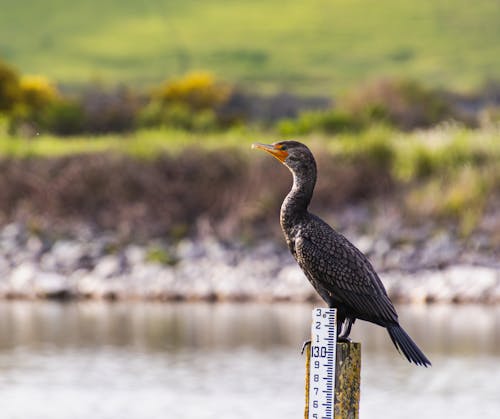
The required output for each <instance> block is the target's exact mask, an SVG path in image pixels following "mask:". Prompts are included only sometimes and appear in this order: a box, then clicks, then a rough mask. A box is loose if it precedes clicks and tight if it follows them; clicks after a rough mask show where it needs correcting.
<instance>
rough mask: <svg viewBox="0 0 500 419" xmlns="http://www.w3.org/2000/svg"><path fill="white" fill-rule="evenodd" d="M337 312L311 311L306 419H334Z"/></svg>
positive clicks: (329, 310)
mask: <svg viewBox="0 0 500 419" xmlns="http://www.w3.org/2000/svg"><path fill="white" fill-rule="evenodd" d="M336 346H337V310H336V309H334V308H315V309H313V311H312V326H311V351H310V374H309V419H333V418H334V410H333V402H334V395H335V357H336Z"/></svg>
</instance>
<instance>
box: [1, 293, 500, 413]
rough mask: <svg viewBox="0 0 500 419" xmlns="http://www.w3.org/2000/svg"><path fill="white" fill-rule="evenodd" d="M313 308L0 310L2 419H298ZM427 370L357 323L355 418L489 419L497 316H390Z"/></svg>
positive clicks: (403, 312)
mask: <svg viewBox="0 0 500 419" xmlns="http://www.w3.org/2000/svg"><path fill="white" fill-rule="evenodd" d="M311 308H312V306H309V305H305V304H272V305H271V304H160V303H115V304H109V303H88V302H87V303H71V304H57V303H47V302H36V303H33V302H6V303H0V395H1V409H2V413H1V417H2V419H3V418H5V419H11V418H12V419H14V418H16V419H17V418H20V419H21V418H22V419H31V418H33V419H44V418H47V419H59V418H60V419H63V418H71V419H89V418H92V419H108V418H109V419H111V418H117V419H118V418H119V419H128V418H130V419H149V418H151V419H153V418H154V419H158V418H175V419H182V418H189V419H191V418H193V419H194V418H196V419H205V418H206V419H208V418H210V419H212V418H213V419H223V418H235V417H237V418H243V419H244V418H255V419H257V418H259V419H260V418H264V419H266V418H269V419H271V418H272V419H274V418H276V417H291V418H293V417H295V418H302V415H303V404H304V403H303V401H304V392H303V386H304V358H303V357H302V356H301V355H300V352H299V350H300V346H301V343H302V341H303V340H304V338H305V337H306V336H307V335H308V329H309V321H310V315H311ZM399 312H400V317H401V321H402V324H404V326H405V328H406V329H407V331H408V332H409V333H410V334H411V335H412V336H413V338H414V339H415V340H416V341H417V342H419V344H420V346H421V347H422V349H423V350H424V352H425V353H426V354H427V355H428V357H429V358H430V359H431V361H432V362H433V367H432V368H429V369H425V368H422V367H415V366H412V365H410V364H408V363H407V362H406V361H405V360H404V359H403V358H402V357H400V356H399V355H398V353H397V352H396V351H395V349H394V348H393V347H392V344H391V343H390V340H389V338H388V336H387V334H386V332H385V331H384V330H383V329H381V328H379V327H376V326H373V325H370V324H367V323H363V322H360V323H359V324H358V323H356V325H355V326H354V329H353V337H354V338H355V339H357V340H361V342H362V348H363V349H362V350H363V358H362V363H363V365H362V389H361V392H362V393H361V417H362V418H363V419H368V418H384V419H387V418H394V419H395V418H401V417H405V418H410V419H411V418H421V417H425V418H426V419H430V418H445V417H453V418H470V417H481V418H496V417H497V415H498V411H500V307H491V306H490V307H482V306H463V307H456V306H429V307H423V306H422V307H420V306H418V307H411V306H403V307H399Z"/></svg>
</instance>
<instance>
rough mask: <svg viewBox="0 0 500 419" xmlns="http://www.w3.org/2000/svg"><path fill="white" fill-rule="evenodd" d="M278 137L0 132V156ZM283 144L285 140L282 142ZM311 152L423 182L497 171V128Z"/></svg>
mask: <svg viewBox="0 0 500 419" xmlns="http://www.w3.org/2000/svg"><path fill="white" fill-rule="evenodd" d="M281 139H283V138H281V137H279V136H278V135H277V134H275V133H273V132H263V131H252V130H249V129H234V130H231V131H226V132H222V133H210V134H201V133H191V132H187V131H177V130H166V129H152V130H139V131H137V132H134V133H131V134H129V135H128V136H121V135H104V136H96V137H90V136H87V137H85V136H81V137H68V138H63V137H55V136H50V135H40V136H37V137H35V138H32V139H27V138H20V137H10V136H8V135H7V134H6V133H3V134H2V133H1V130H0V157H4V158H6V157H8V158H10V157H12V158H30V157H58V156H65V155H74V154H82V153H99V152H105V151H109V152H116V153H121V154H125V155H129V156H132V157H137V158H154V157H156V156H158V155H160V154H161V153H169V154H177V153H179V152H182V151H185V150H186V149H192V150H215V149H221V148H225V149H236V150H238V151H240V152H241V151H243V152H249V151H250V146H251V144H252V143H253V142H256V141H258V142H267V143H272V142H275V141H278V140H281ZM285 139H286V138H285ZM301 141H303V142H304V143H306V144H308V145H309V146H310V147H311V148H312V149H313V150H314V151H315V153H322V152H327V153H329V154H331V155H335V156H338V157H340V158H356V157H359V156H365V157H367V158H368V159H369V160H372V161H374V162H376V163H377V164H384V165H385V164H389V165H391V169H392V172H393V175H394V177H395V178H396V179H399V180H400V181H403V182H407V181H411V180H414V179H425V178H428V177H431V176H433V175H436V174H439V173H441V172H444V171H446V172H452V171H453V170H455V169H457V168H458V169H459V168H462V167H464V166H473V167H476V166H477V167H480V166H484V165H488V164H495V165H496V166H497V167H498V168H499V170H500V128H498V127H492V128H485V129H481V130H472V129H466V128H461V127H458V126H444V127H436V128H434V129H430V130H425V131H415V132H413V133H404V132H400V131H396V130H393V129H391V128H388V127H386V126H373V127H371V128H370V129H368V130H366V131H363V132H361V133H342V134H339V135H335V136H333V135H329V136H328V135H324V134H310V135H308V136H305V137H304V138H301Z"/></svg>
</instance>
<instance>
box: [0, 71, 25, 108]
mask: <svg viewBox="0 0 500 419" xmlns="http://www.w3.org/2000/svg"><path fill="white" fill-rule="evenodd" d="M20 97H21V88H20V85H19V75H18V73H17V71H16V70H15V69H14V68H13V67H11V66H9V65H8V64H6V63H4V62H3V61H0V113H2V112H3V113H9V112H10V111H12V109H13V108H14V106H15V105H16V104H17V103H18V101H19V99H20Z"/></svg>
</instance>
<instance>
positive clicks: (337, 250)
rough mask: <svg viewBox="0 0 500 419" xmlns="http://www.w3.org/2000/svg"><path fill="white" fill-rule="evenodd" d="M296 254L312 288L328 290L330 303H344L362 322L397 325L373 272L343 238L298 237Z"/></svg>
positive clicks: (333, 233) (334, 236)
mask: <svg viewBox="0 0 500 419" xmlns="http://www.w3.org/2000/svg"><path fill="white" fill-rule="evenodd" d="M315 231H318V229H315ZM295 252H296V258H297V261H298V263H299V265H300V267H301V268H302V269H303V270H304V271H305V273H306V275H307V276H308V278H309V279H310V280H311V281H312V282H313V285H315V286H319V288H321V289H323V290H327V292H328V294H329V295H330V297H331V300H332V301H334V302H338V303H341V304H343V305H344V306H346V307H347V308H348V309H349V310H350V311H352V312H353V313H354V314H355V315H356V317H359V318H361V319H365V320H370V321H375V322H377V321H381V322H389V323H393V322H397V319H398V316H397V313H396V310H395V309H394V306H393V305H392V303H391V300H390V299H389V297H388V296H387V293H386V291H385V288H384V285H383V284H382V282H381V281H380V279H379V277H378V275H377V274H376V272H375V270H374V269H373V267H372V266H371V264H370V262H369V261H368V259H367V258H366V257H365V256H364V255H363V254H362V253H361V252H360V251H359V250H358V249H357V248H356V247H355V246H354V245H353V244H351V243H350V242H349V241H348V240H347V239H346V238H345V237H344V236H342V235H340V234H338V233H336V232H333V231H330V232H328V234H321V235H312V236H311V235H308V234H299V235H298V237H296V240H295Z"/></svg>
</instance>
